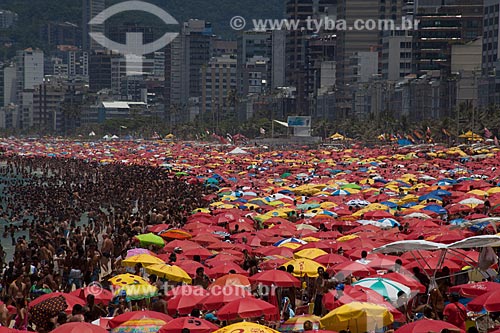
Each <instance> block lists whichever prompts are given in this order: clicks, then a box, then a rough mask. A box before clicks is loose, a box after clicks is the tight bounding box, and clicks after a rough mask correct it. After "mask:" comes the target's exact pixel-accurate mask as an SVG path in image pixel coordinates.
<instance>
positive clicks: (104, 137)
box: [102, 134, 111, 140]
mask: <svg viewBox="0 0 500 333" xmlns="http://www.w3.org/2000/svg"><path fill="white" fill-rule="evenodd" d="M102 138H103V139H104V140H109V139H110V138H111V137H110V136H109V135H107V134H106V135H105V136H103V137H102Z"/></svg>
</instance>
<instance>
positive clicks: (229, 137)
mask: <svg viewBox="0 0 500 333" xmlns="http://www.w3.org/2000/svg"><path fill="white" fill-rule="evenodd" d="M226 139H228V140H229V142H232V141H233V137H232V136H231V134H229V133H227V134H226Z"/></svg>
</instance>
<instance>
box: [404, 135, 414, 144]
mask: <svg viewBox="0 0 500 333" xmlns="http://www.w3.org/2000/svg"><path fill="white" fill-rule="evenodd" d="M406 139H408V140H409V141H411V142H412V143H415V139H414V138H413V136H411V135H410V134H408V135H406Z"/></svg>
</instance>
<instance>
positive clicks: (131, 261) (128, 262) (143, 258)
mask: <svg viewBox="0 0 500 333" xmlns="http://www.w3.org/2000/svg"><path fill="white" fill-rule="evenodd" d="M164 263H165V262H164V261H163V260H161V259H160V258H157V257H155V256H152V255H150V254H145V253H144V254H139V255H136V256H133V257H130V258H127V259H125V260H123V261H122V265H123V266H128V267H134V266H135V265H137V264H142V265H143V266H148V265H153V264H164Z"/></svg>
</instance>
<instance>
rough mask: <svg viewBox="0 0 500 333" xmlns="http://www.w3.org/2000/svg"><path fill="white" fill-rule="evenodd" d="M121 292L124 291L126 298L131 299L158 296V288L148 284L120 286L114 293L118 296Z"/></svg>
mask: <svg viewBox="0 0 500 333" xmlns="http://www.w3.org/2000/svg"><path fill="white" fill-rule="evenodd" d="M123 292H125V294H126V295H127V298H128V299H130V300H133V301H135V300H140V299H145V298H151V297H155V296H158V288H156V287H155V286H152V285H150V284H129V285H126V286H122V287H121V288H119V289H116V290H115V292H114V295H115V296H119V295H121V294H122V293H123Z"/></svg>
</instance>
